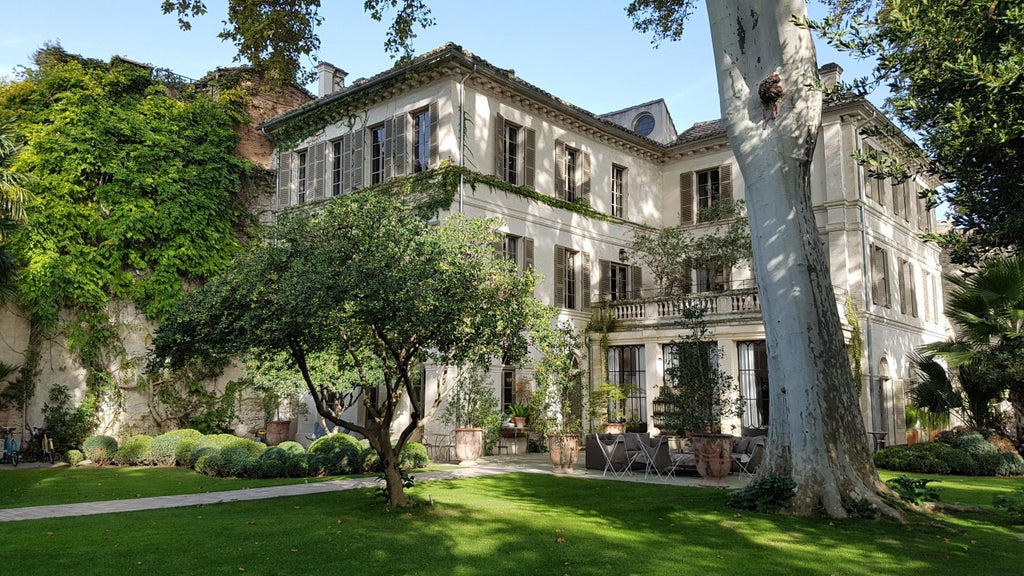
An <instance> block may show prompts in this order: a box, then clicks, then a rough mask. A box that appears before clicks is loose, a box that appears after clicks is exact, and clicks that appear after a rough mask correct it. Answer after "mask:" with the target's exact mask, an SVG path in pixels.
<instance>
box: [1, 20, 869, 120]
mask: <svg viewBox="0 0 1024 576" xmlns="http://www.w3.org/2000/svg"><path fill="white" fill-rule="evenodd" d="M206 4H207V7H208V8H209V13H208V14H206V15H205V16H203V17H200V18H198V19H196V20H195V21H194V22H193V28H192V30H191V31H189V32H184V31H181V30H179V29H178V25H177V21H176V19H175V18H174V17H173V16H172V15H164V14H162V13H161V12H160V0H35V1H33V2H16V3H11V5H8V6H6V7H5V9H4V17H3V18H2V19H0V76H8V77H10V76H11V75H12V74H13V73H14V71H15V69H16V67H17V66H26V65H28V64H29V58H30V57H31V54H32V53H33V52H34V51H35V50H36V49H37V48H39V47H40V46H42V45H43V43H44V42H47V41H50V42H55V41H59V42H60V44H61V45H62V46H63V47H64V49H65V50H67V51H69V52H72V53H77V54H82V55H83V56H88V57H91V58H98V59H101V60H107V59H109V58H110V57H111V56H113V55H119V56H124V57H126V58H131V59H133V60H138V61H140V62H145V63H148V64H152V65H154V66H157V67H160V68H168V69H171V70H173V71H174V72H176V73H178V74H182V75H184V76H188V77H190V78H198V77H200V76H202V75H203V74H204V73H206V72H208V71H210V70H213V69H214V68H216V67H218V66H231V65H233V63H232V57H233V56H234V46H233V45H231V44H230V43H226V42H222V41H221V40H219V39H218V38H217V33H218V32H220V30H221V28H222V24H221V21H222V20H223V19H224V17H225V15H226V4H227V1H226V0H207V2H206ZM323 4H324V7H323V8H322V10H321V13H322V15H323V17H324V25H323V27H322V28H321V29H320V31H319V33H320V38H321V51H320V55H319V57H320V59H322V60H326V61H328V62H331V63H332V64H334V65H336V66H339V67H341V68H343V69H345V70H346V71H347V72H348V73H349V80H350V81H351V80H354V79H356V78H359V77H362V76H371V75H373V74H376V73H378V72H380V71H382V70H385V69H387V68H390V67H391V66H392V62H391V60H390V59H389V58H388V57H387V56H386V55H385V54H384V50H383V44H384V40H385V33H386V29H387V26H386V25H385V24H380V23H377V22H374V21H373V20H371V19H370V18H369V16H367V15H366V14H365V13H364V12H363V10H362V2H361V1H356V0H350V1H346V2H342V1H339V0H324V2H323ZM428 4H429V5H430V7H431V11H432V13H433V16H434V17H435V19H436V21H437V23H436V25H435V26H433V27H432V28H429V29H427V30H426V31H423V32H421V33H420V34H419V37H418V38H417V39H416V40H415V47H416V50H417V52H424V51H427V50H430V49H432V48H435V47H437V46H440V45H442V44H444V43H445V42H448V41H451V42H455V43H457V44H460V45H462V47H463V48H465V49H467V50H470V51H471V52H474V53H475V54H477V55H478V56H480V57H482V58H484V59H485V60H487V61H489V62H490V63H491V64H494V65H496V66H500V67H502V68H514V69H515V71H516V74H517V75H518V76H519V77H520V78H522V79H524V80H526V81H527V82H530V83H532V84H535V85H536V86H538V87H540V88H542V89H544V90H546V91H548V92H550V93H552V94H554V95H555V96H558V97H560V98H562V99H564V100H567V101H569V102H572V103H573V104H576V105H577V106H580V107H582V108H584V109H587V110H589V111H591V112H594V113H597V114H601V113H605V112H610V111H613V110H618V109H621V108H626V107H628V106H632V105H635V104H640V103H643V102H647V101H649V100H654V99H657V98H664V99H665V101H666V102H667V104H668V107H669V111H670V112H671V114H672V117H673V120H674V121H675V124H676V128H677V129H678V130H680V131H682V130H684V129H685V128H687V127H689V126H690V125H692V124H693V123H694V122H699V121H702V120H709V119H714V118H718V117H719V115H720V114H719V107H718V92H717V84H716V81H715V70H714V65H713V62H712V56H711V40H710V38H709V35H708V24H707V17H706V16H705V14H704V12H703V8H701V9H700V10H699V11H698V12H697V13H696V14H695V15H694V17H693V19H692V21H691V25H690V27H689V29H688V30H687V32H686V34H685V38H684V39H683V41H681V42H672V43H662V44H661V46H660V47H658V48H654V47H653V46H652V45H651V43H650V40H649V38H648V37H647V36H645V35H643V34H640V33H639V32H636V31H634V30H633V28H632V24H631V22H630V20H629V19H628V17H627V16H626V14H625V11H624V6H625V5H626V4H627V0H558V1H553V0H549V1H546V2H542V1H539V0H520V1H518V2H514V3H513V2H507V1H496V0H475V1H472V2H470V1H467V0H461V1H460V0H429V2H428ZM701 4H703V3H701ZM811 8H812V17H813V16H814V15H815V12H816V11H817V12H820V9H816V8H815V7H814V6H812V7H811ZM818 49H819V52H818V60H819V63H825V62H830V61H835V62H838V63H839V64H840V65H841V66H842V67H843V68H844V69H846V71H847V72H846V74H845V76H847V77H850V76H851V75H852V74H863V73H865V72H866V71H867V70H868V67H866V66H865V65H864V63H856V62H851V61H849V59H848V58H846V57H845V56H844V55H837V54H835V53H834V52H832V51H830V50H827V49H826V48H825V47H824V46H823V44H822V43H821V42H819V47H818Z"/></svg>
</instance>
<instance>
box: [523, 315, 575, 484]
mask: <svg viewBox="0 0 1024 576" xmlns="http://www.w3.org/2000/svg"><path fill="white" fill-rule="evenodd" d="M534 343H535V344H536V346H537V348H538V349H539V350H540V352H541V355H542V356H541V360H540V362H539V363H538V365H537V369H536V371H535V373H534V377H535V378H536V380H537V390H536V391H535V392H534V394H533V398H532V399H531V402H530V413H531V415H532V418H533V428H534V430H536V431H538V432H540V433H541V434H543V435H544V436H546V437H547V440H548V452H549V455H550V457H551V465H552V466H553V467H554V470H555V472H556V473H562V472H571V471H572V469H573V467H574V466H575V465H576V461H577V459H578V458H579V434H580V432H581V431H582V427H583V423H582V415H583V370H582V369H581V368H580V366H581V364H582V362H581V358H580V351H581V350H582V346H581V340H580V334H579V333H578V332H576V330H575V329H573V327H572V324H571V323H570V322H568V321H565V322H562V323H560V324H558V325H557V326H554V327H551V326H547V327H545V328H543V329H539V330H538V331H537V332H536V334H535V335H534Z"/></svg>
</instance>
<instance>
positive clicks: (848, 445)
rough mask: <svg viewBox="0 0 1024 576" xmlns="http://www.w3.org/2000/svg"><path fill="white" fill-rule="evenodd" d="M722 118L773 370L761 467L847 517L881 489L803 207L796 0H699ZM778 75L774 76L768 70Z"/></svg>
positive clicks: (814, 121)
mask: <svg viewBox="0 0 1024 576" xmlns="http://www.w3.org/2000/svg"><path fill="white" fill-rule="evenodd" d="M707 6H708V15H709V19H710V22H711V36H712V41H713V44H714V51H715V64H716V67H717V71H718V83H719V92H720V96H721V102H722V118H723V121H724V122H725V127H726V131H727V133H728V136H729V142H730V145H731V146H732V149H733V152H734V154H735V156H736V161H737V163H738V164H739V168H740V171H741V172H742V174H743V179H744V182H745V193H746V204H747V212H748V217H749V221H750V229H751V236H752V240H753V248H754V266H755V271H756V277H757V284H758V291H759V295H760V301H761V310H762V314H763V315H764V325H765V334H766V337H767V346H768V369H769V373H770V375H771V397H770V402H771V407H772V410H771V412H772V419H771V424H770V426H769V433H768V458H767V460H766V461H765V463H764V464H763V465H762V466H761V468H760V470H759V474H760V475H762V476H785V477H790V478H792V479H793V480H795V481H796V483H797V492H796V497H795V498H794V500H793V504H792V511H793V512H794V513H796V514H810V513H813V512H815V511H818V510H824V511H825V512H826V513H827V514H829V515H831V516H836V517H842V516H846V514H847V511H846V510H845V509H844V507H843V500H844V499H845V498H851V499H853V500H859V499H867V500H868V501H870V502H872V503H873V504H875V505H876V506H878V507H879V508H880V509H881V510H882V511H883V512H886V513H890V514H895V511H894V510H893V509H892V508H891V507H889V506H888V505H886V504H885V503H884V501H883V500H882V499H881V498H880V497H879V494H880V493H881V492H884V491H885V490H886V488H885V486H884V484H882V483H881V482H880V481H879V479H878V475H877V473H876V472H875V468H874V464H873V463H872V460H871V454H870V452H869V450H868V445H867V440H866V438H867V436H866V434H865V430H864V424H863V420H862V418H861V412H860V405H859V403H858V399H857V389H856V385H855V384H854V381H853V377H852V375H851V370H850V366H849V362H848V361H847V356H846V348H845V343H844V341H843V335H842V326H841V324H840V321H839V312H838V308H837V303H836V297H835V294H834V293H833V291H832V284H831V281H830V279H829V274H828V269H827V265H826V263H825V257H824V252H823V249H822V245H821V242H820V240H819V235H818V230H817V226H816V225H815V221H814V214H813V213H812V211H811V193H810V168H811V158H812V155H813V153H814V147H815V144H816V141H817V135H818V129H819V127H820V124H821V94H820V92H817V91H815V90H813V89H812V88H810V87H809V86H810V85H812V84H813V82H814V81H815V79H816V78H817V60H816V57H815V52H814V42H813V39H812V37H811V34H810V32H809V31H808V30H807V29H804V28H800V27H798V26H796V25H795V24H794V23H793V18H794V16H795V17H797V18H803V17H804V16H805V15H806V7H805V0H714V1H708V2H707ZM775 75H777V76H775Z"/></svg>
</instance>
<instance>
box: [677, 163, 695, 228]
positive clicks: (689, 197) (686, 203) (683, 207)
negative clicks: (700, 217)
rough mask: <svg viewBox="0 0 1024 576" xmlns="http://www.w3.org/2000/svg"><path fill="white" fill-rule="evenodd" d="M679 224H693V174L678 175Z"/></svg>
mask: <svg viewBox="0 0 1024 576" xmlns="http://www.w3.org/2000/svg"><path fill="white" fill-rule="evenodd" d="M679 223H680V224H693V172H683V173H682V174H680V175H679Z"/></svg>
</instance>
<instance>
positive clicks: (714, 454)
mask: <svg viewBox="0 0 1024 576" xmlns="http://www.w3.org/2000/svg"><path fill="white" fill-rule="evenodd" d="M683 319H684V325H685V326H686V327H688V328H689V332H688V333H686V334H685V335H684V336H683V337H682V338H681V339H680V340H677V341H674V342H672V343H671V345H670V346H669V348H668V350H669V352H668V358H666V365H667V367H666V369H665V376H666V381H667V385H666V386H665V387H663V388H662V389H661V392H660V394H659V395H658V399H657V400H656V404H657V405H659V406H660V407H661V410H662V414H661V417H660V422H661V423H662V425H663V426H665V427H666V428H667V429H668V430H669V431H672V432H675V433H677V434H680V435H687V436H689V437H690V443H691V445H692V446H693V451H694V456H696V460H697V471H698V472H699V473H700V475H701V478H702V479H701V485H702V486H715V487H725V477H726V476H728V475H729V472H730V471H731V469H732V436H731V435H728V434H721V433H720V432H721V426H722V419H723V418H732V417H736V416H740V415H742V409H743V404H742V399H741V398H740V397H739V393H738V392H739V391H738V389H737V386H736V384H735V383H734V382H733V380H732V378H731V377H730V376H729V375H728V374H726V373H725V372H724V371H722V369H721V368H720V365H719V364H720V360H721V357H722V353H723V352H722V349H721V348H719V347H718V345H717V344H716V343H715V342H714V341H712V340H710V339H709V337H708V329H707V323H706V322H705V320H704V309H703V308H699V307H694V306H689V307H687V308H685V309H684V310H683Z"/></svg>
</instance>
